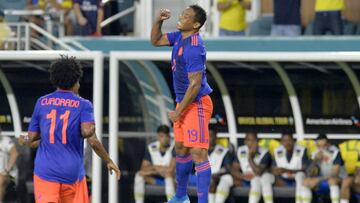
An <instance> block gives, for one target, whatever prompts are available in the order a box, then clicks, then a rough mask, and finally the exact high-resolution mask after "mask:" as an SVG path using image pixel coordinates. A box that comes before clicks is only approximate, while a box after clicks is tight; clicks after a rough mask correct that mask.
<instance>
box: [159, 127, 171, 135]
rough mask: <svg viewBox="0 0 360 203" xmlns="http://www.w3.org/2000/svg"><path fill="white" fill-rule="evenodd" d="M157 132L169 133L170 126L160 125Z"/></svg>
mask: <svg viewBox="0 0 360 203" xmlns="http://www.w3.org/2000/svg"><path fill="white" fill-rule="evenodd" d="M156 132H157V133H165V134H167V135H169V134H170V128H169V126H167V125H160V126H159V127H158V128H157V130H156Z"/></svg>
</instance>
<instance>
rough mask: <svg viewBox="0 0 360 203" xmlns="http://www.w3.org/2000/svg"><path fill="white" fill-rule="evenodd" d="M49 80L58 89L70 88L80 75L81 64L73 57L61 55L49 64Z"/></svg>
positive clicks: (81, 72)
mask: <svg viewBox="0 0 360 203" xmlns="http://www.w3.org/2000/svg"><path fill="white" fill-rule="evenodd" d="M49 72H50V81H51V83H52V84H53V85H54V86H55V87H57V88H60V89H64V90H69V89H71V88H72V87H73V86H74V85H75V84H76V83H77V82H78V81H79V80H80V79H81V77H82V75H83V71H82V66H81V64H80V63H79V61H77V60H76V58H75V57H73V56H71V57H69V56H67V55H61V57H60V59H58V60H57V61H55V62H53V63H52V64H51V65H50V70H49Z"/></svg>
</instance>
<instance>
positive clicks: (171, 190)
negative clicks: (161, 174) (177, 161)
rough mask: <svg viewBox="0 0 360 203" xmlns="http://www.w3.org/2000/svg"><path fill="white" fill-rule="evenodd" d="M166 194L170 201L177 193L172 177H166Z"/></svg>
mask: <svg viewBox="0 0 360 203" xmlns="http://www.w3.org/2000/svg"><path fill="white" fill-rule="evenodd" d="M165 194H166V198H167V200H168V201H169V200H170V199H171V198H172V197H173V196H174V194H175V187H174V180H173V179H172V178H165Z"/></svg>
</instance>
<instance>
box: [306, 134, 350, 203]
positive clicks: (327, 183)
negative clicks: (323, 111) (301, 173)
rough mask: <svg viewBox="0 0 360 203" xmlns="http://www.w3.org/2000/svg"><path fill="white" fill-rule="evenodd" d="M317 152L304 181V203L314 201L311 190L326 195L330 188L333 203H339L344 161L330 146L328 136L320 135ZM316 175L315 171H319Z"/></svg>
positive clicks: (336, 149) (317, 141)
mask: <svg viewBox="0 0 360 203" xmlns="http://www.w3.org/2000/svg"><path fill="white" fill-rule="evenodd" d="M316 145H317V150H316V151H315V152H314V153H313V155H312V159H313V161H312V163H311V165H310V167H309V170H308V175H309V177H307V178H306V179H305V180H304V187H302V192H301V193H302V197H303V203H310V202H311V200H312V192H311V189H315V188H318V189H317V193H319V194H322V193H326V192H327V191H328V190H329V188H330V197H331V202H332V203H338V202H339V195H340V188H339V184H340V177H343V175H344V173H342V172H345V171H342V170H341V169H342V165H343V160H342V159H341V156H340V152H339V149H338V148H337V147H335V146H332V145H330V142H329V140H328V138H327V136H326V135H323V134H321V135H319V136H318V137H317V139H316ZM317 169H318V173H315V172H314V171H317Z"/></svg>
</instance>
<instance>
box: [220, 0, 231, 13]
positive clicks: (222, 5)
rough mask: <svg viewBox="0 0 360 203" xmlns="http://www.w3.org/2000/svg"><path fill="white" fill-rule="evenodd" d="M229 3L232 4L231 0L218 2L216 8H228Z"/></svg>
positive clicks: (221, 9)
mask: <svg viewBox="0 0 360 203" xmlns="http://www.w3.org/2000/svg"><path fill="white" fill-rule="evenodd" d="M231 4H232V0H228V1H226V2H218V3H217V9H218V10H219V11H224V10H226V9H228V8H230V6H231Z"/></svg>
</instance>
